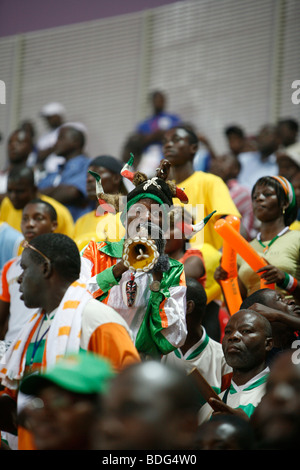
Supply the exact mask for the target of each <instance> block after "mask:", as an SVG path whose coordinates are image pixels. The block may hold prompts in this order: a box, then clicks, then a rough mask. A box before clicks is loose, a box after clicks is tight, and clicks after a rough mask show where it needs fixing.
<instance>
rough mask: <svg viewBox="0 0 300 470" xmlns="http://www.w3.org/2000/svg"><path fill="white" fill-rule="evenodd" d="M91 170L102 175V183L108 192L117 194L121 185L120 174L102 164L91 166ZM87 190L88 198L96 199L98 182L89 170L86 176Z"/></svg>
mask: <svg viewBox="0 0 300 470" xmlns="http://www.w3.org/2000/svg"><path fill="white" fill-rule="evenodd" d="M89 170H91V171H94V172H96V173H98V175H100V177H101V184H102V186H103V190H104V192H105V193H106V194H116V193H117V192H118V189H119V185H120V175H118V174H116V173H113V172H112V171H110V170H108V169H107V168H104V167H102V166H93V165H92V166H90V167H89ZM86 190H87V195H88V198H89V199H91V200H96V199H97V197H96V182H95V178H94V176H93V175H91V174H90V173H89V172H88V174H87V178H86Z"/></svg>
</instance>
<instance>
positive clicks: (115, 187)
mask: <svg viewBox="0 0 300 470" xmlns="http://www.w3.org/2000/svg"><path fill="white" fill-rule="evenodd" d="M122 168H123V165H122V163H121V162H120V161H119V160H117V159H116V158H114V157H111V156H109V155H102V156H99V157H96V158H94V159H93V160H92V161H91V162H90V163H89V167H88V173H87V177H86V192H87V197H88V198H89V200H90V209H91V211H90V212H87V213H86V214H84V215H82V216H81V217H79V219H77V221H76V223H75V229H74V240H75V242H76V243H77V245H78V248H79V250H80V249H82V248H83V247H84V246H85V245H87V244H88V243H89V241H90V240H94V241H104V240H110V241H118V240H120V239H121V238H122V236H123V235H124V233H125V230H124V227H123V226H122V224H121V223H120V220H119V218H120V213H118V214H116V215H115V214H112V213H109V212H107V211H105V210H104V209H103V208H101V207H99V203H98V199H97V195H96V185H95V178H94V177H93V176H92V175H91V174H90V173H89V170H91V171H93V172H96V173H98V174H99V176H100V177H101V184H102V186H103V189H104V192H105V193H109V194H119V195H120V197H121V196H125V195H126V194H127V191H126V188H125V185H124V183H123V178H122V176H121V170H122Z"/></svg>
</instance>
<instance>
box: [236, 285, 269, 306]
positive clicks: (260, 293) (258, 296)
mask: <svg viewBox="0 0 300 470" xmlns="http://www.w3.org/2000/svg"><path fill="white" fill-rule="evenodd" d="M269 290H270V289H268V288H267V287H266V288H264V289H258V290H257V291H255V292H253V293H252V294H250V295H249V296H248V297H246V298H245V299H244V300H243V302H242V303H241V305H240V310H247V309H251V306H252V305H253V304H261V305H267V303H266V297H265V294H266V293H267V292H268V291H269Z"/></svg>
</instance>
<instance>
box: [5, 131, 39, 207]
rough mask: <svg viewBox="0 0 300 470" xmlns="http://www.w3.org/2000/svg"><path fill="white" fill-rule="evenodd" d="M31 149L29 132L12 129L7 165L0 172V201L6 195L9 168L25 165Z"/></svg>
mask: <svg viewBox="0 0 300 470" xmlns="http://www.w3.org/2000/svg"><path fill="white" fill-rule="evenodd" d="M32 149H33V140H32V137H31V135H30V133H29V132H26V131H25V130H23V129H16V130H14V131H13V132H12V133H11V134H10V136H9V138H8V142H7V158H8V161H7V167H6V169H5V170H4V171H2V172H1V174H0V201H2V200H3V198H4V197H5V195H6V190H7V179H8V174H9V172H10V170H12V169H13V168H16V167H18V166H23V165H24V166H25V165H26V164H27V160H28V157H29V155H30V153H31V152H32Z"/></svg>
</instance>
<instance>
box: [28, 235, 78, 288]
mask: <svg viewBox="0 0 300 470" xmlns="http://www.w3.org/2000/svg"><path fill="white" fill-rule="evenodd" d="M30 244H31V245H32V246H34V247H35V248H37V249H38V250H39V251H41V252H42V253H44V255H45V256H47V257H48V258H49V259H50V261H51V265H52V266H53V268H54V269H55V270H56V271H57V273H58V274H59V275H60V277H61V278H62V279H65V280H67V281H70V282H74V281H76V279H78V278H79V274H80V266H81V260H80V254H79V250H78V248H77V245H76V243H75V242H74V241H73V240H72V239H71V238H70V237H68V236H67V235H64V234H62V233H45V234H42V235H38V236H37V237H35V238H34V239H33V240H32V241H31V242H30ZM31 254H32V256H34V257H35V260H36V262H37V263H41V262H44V259H43V257H42V256H41V255H40V254H39V253H36V252H35V251H33V250H32V251H31Z"/></svg>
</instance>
